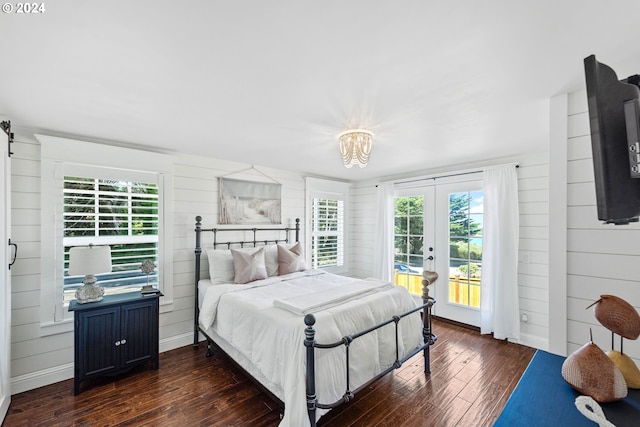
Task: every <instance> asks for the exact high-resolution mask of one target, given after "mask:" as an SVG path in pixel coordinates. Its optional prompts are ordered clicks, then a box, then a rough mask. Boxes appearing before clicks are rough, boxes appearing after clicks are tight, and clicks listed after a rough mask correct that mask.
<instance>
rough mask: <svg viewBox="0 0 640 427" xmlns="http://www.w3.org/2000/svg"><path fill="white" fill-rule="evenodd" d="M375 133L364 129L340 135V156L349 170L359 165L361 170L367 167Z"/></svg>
mask: <svg viewBox="0 0 640 427" xmlns="http://www.w3.org/2000/svg"><path fill="white" fill-rule="evenodd" d="M372 139H373V133H371V132H369V131H368V130H363V129H352V130H347V131H344V132H342V133H341V134H340V135H338V141H339V142H340V155H342V162H343V163H344V166H345V167H347V168H350V167H352V166H353V165H358V166H360V167H361V168H363V167H365V166H367V163H368V162H369V153H371V143H372V142H371V140H372Z"/></svg>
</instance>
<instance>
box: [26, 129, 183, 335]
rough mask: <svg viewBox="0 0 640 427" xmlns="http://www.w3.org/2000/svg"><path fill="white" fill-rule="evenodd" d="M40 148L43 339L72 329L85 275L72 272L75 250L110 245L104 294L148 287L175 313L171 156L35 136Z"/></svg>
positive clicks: (102, 279) (103, 277)
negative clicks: (72, 303)
mask: <svg viewBox="0 0 640 427" xmlns="http://www.w3.org/2000/svg"><path fill="white" fill-rule="evenodd" d="M36 137H37V138H38V141H40V143H41V145H40V150H41V162H40V165H41V170H40V172H41V193H40V199H41V205H42V209H41V223H42V227H41V228H40V236H41V237H40V238H41V253H40V268H41V286H40V325H41V332H40V333H41V334H42V335H50V334H56V333H60V332H66V331H70V330H71V329H72V322H71V320H72V319H73V313H69V311H68V310H67V305H68V302H69V300H70V299H72V298H74V297H75V289H76V288H78V287H79V286H80V283H81V282H82V280H83V278H82V277H70V276H69V275H68V273H67V269H68V261H69V258H68V257H69V255H68V252H69V248H70V247H72V246H77V245H82V246H84V245H88V244H91V243H92V244H99V245H109V246H110V247H111V255H112V263H113V269H112V272H111V273H106V274H103V275H98V280H99V283H100V285H101V286H103V287H105V293H107V294H109V293H114V292H118V291H127V290H131V289H132V288H133V289H136V290H137V289H140V288H141V287H142V285H143V284H146V282H147V276H146V274H144V273H142V271H141V270H140V264H141V262H142V261H144V260H147V259H151V260H153V261H154V263H155V265H156V269H155V271H154V273H153V274H152V275H150V276H149V284H152V285H153V286H156V287H158V288H159V289H160V290H161V291H162V293H163V294H164V297H163V298H162V299H161V301H160V304H161V307H160V310H161V312H166V311H170V310H172V307H173V261H172V260H173V245H172V243H173V216H172V215H173V214H172V210H171V209H170V208H169V206H170V203H171V201H172V186H173V185H172V168H173V161H172V158H171V157H170V156H168V155H165V154H160V153H153V152H148V151H141V150H134V149H129V148H123V147H115V146H109V145H104V144H94V143H88V142H84V141H76V140H71V139H67V138H58V137H52V136H47V135H36Z"/></svg>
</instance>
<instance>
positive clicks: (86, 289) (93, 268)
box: [69, 244, 111, 304]
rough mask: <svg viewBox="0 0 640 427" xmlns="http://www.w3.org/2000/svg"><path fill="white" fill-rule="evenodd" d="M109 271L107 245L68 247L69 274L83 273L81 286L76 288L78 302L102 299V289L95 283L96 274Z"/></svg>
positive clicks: (109, 257)
mask: <svg viewBox="0 0 640 427" xmlns="http://www.w3.org/2000/svg"><path fill="white" fill-rule="evenodd" d="M109 272H111V248H110V247H109V246H94V245H92V244H91V245H89V246H75V247H73V248H71V249H69V275H70V276H80V275H84V276H85V277H84V280H83V281H82V283H83V286H82V287H81V288H80V289H78V290H76V300H77V301H78V303H80V304H85V303H88V302H97V301H100V300H102V296H103V295H104V289H103V288H102V287H101V286H98V285H97V284H96V283H97V282H98V280H97V279H96V276H95V275H96V274H99V273H109Z"/></svg>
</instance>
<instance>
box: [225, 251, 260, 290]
mask: <svg viewBox="0 0 640 427" xmlns="http://www.w3.org/2000/svg"><path fill="white" fill-rule="evenodd" d="M231 256H232V257H233V269H234V270H235V278H234V279H233V282H234V283H249V282H253V281H254V280H261V279H266V278H267V268H266V266H265V261H264V248H260V249H258V250H256V251H255V252H253V253H248V252H245V251H239V250H236V249H231Z"/></svg>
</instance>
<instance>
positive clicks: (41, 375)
mask: <svg viewBox="0 0 640 427" xmlns="http://www.w3.org/2000/svg"><path fill="white" fill-rule="evenodd" d="M69 378H73V363H65V364H64V365H60V366H54V367H53V368H47V369H42V370H40V371H35V372H29V373H28V374H24V375H20V376H17V377H14V378H11V394H12V395H13V394H18V393H22V392H25V391H29V390H33V389H34V388H38V387H44V386H46V385H49V384H53V383H57V382H60V381H64V380H68V379H69ZM69 391H70V392H72V391H73V390H72V388H70V389H69Z"/></svg>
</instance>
